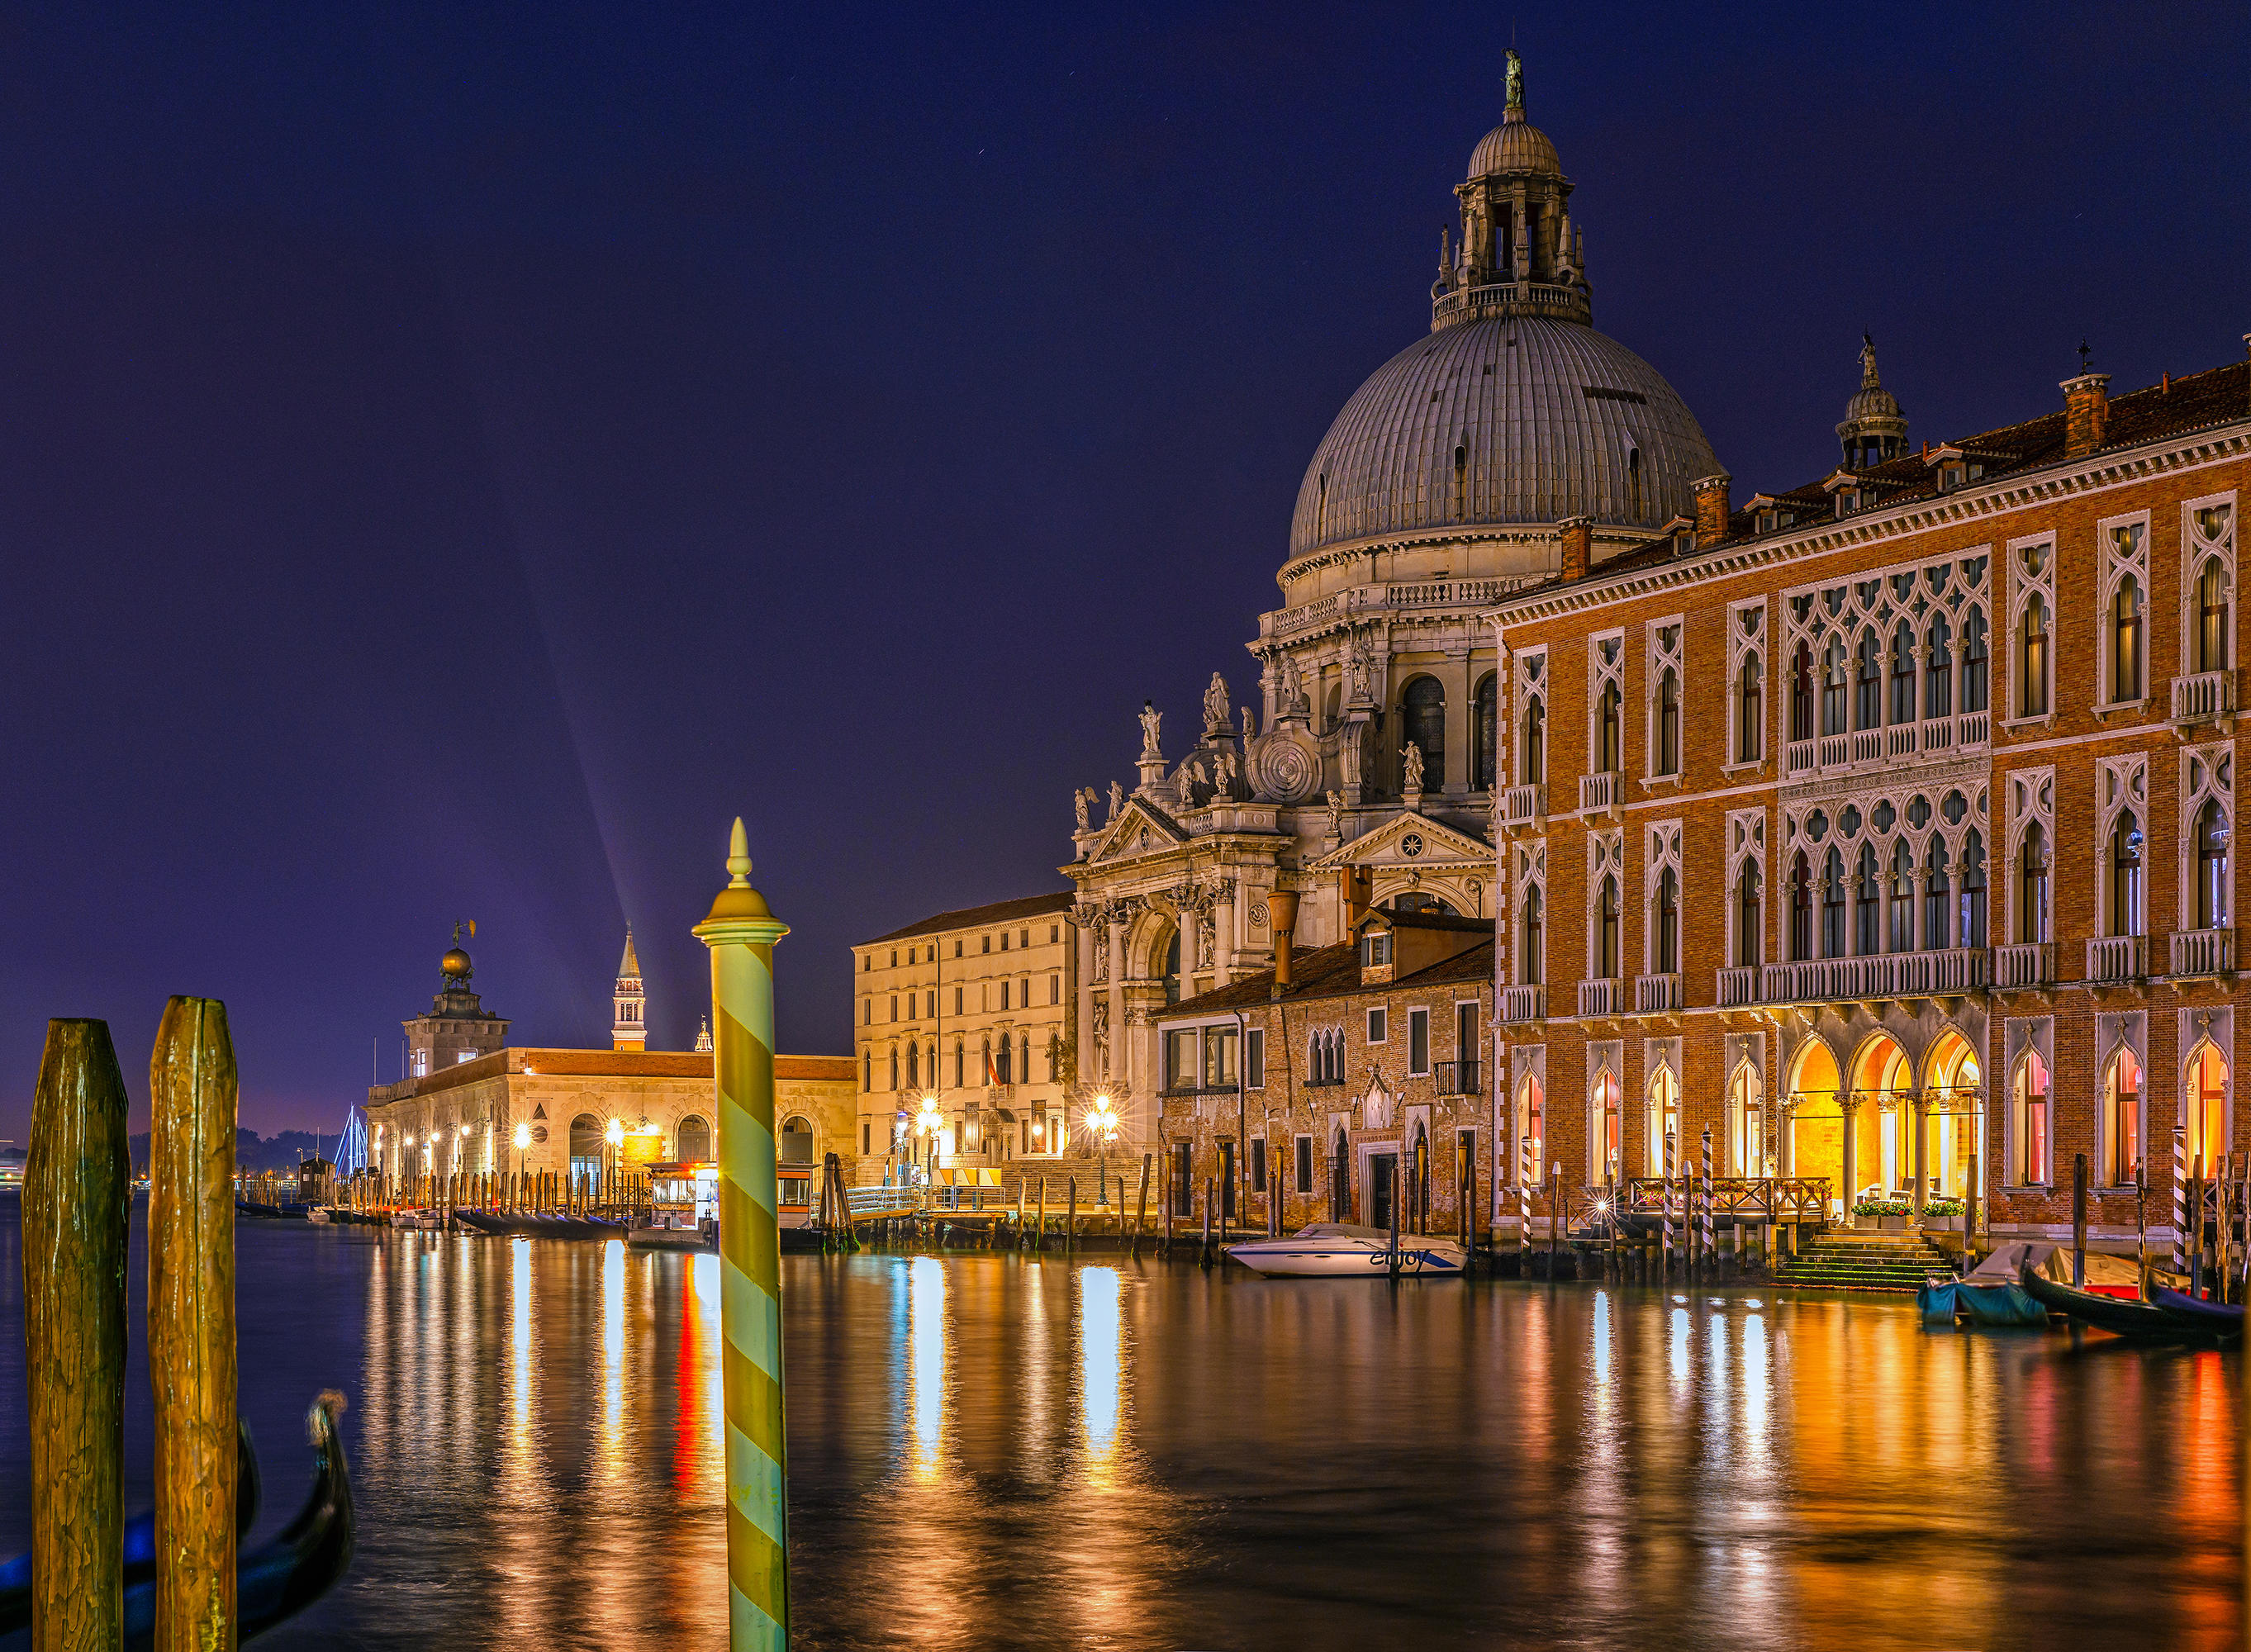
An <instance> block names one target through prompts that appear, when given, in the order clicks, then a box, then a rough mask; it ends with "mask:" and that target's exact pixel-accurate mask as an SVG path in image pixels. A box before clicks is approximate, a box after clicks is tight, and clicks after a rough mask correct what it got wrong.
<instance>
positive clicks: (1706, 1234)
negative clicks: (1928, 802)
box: [1697, 1124, 1720, 1280]
mask: <svg viewBox="0 0 2251 1652" xmlns="http://www.w3.org/2000/svg"><path fill="white" fill-rule="evenodd" d="M1700 1192H1701V1193H1702V1195H1703V1204H1704V1216H1703V1225H1702V1226H1701V1227H1699V1228H1698V1229H1697V1240H1698V1242H1699V1243H1700V1245H1701V1246H1702V1248H1703V1251H1704V1277H1705V1278H1706V1279H1707V1280H1712V1279H1716V1278H1718V1277H1719V1275H1720V1250H1719V1247H1718V1246H1716V1245H1714V1243H1713V1242H1712V1127H1711V1126H1710V1125H1709V1124H1707V1125H1705V1126H1704V1136H1703V1175H1702V1180H1701V1183H1700Z"/></svg>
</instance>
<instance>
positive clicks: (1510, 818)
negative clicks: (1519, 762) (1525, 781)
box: [1500, 782, 1548, 832]
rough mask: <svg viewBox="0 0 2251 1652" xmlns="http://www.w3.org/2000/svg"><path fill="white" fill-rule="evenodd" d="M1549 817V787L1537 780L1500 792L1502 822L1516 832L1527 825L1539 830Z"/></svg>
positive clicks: (1509, 829) (1502, 824)
mask: <svg viewBox="0 0 2251 1652" xmlns="http://www.w3.org/2000/svg"><path fill="white" fill-rule="evenodd" d="M1547 819H1548V788H1547V787H1546V786H1544V785H1539V784H1537V783H1536V782H1535V783H1534V784H1533V785H1524V786H1511V787H1509V788H1508V790H1507V791H1504V792H1502V793H1501V794H1500V824H1501V826H1502V828H1503V829H1504V830H1506V831H1510V832H1514V831H1518V830H1520V829H1521V828H1523V827H1525V826H1530V827H1532V828H1533V829H1534V831H1537V830H1538V829H1539V828H1540V827H1541V826H1543V825H1545V824H1546V822H1547Z"/></svg>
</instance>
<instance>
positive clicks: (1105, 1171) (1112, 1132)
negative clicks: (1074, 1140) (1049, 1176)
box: [1086, 1093, 1118, 1205]
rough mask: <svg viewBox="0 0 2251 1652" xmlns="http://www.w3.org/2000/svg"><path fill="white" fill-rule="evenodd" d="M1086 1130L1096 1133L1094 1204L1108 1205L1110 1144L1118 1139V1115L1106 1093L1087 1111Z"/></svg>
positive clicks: (1099, 1096) (1097, 1098) (1096, 1098)
mask: <svg viewBox="0 0 2251 1652" xmlns="http://www.w3.org/2000/svg"><path fill="white" fill-rule="evenodd" d="M1086 1128H1087V1129H1088V1130H1091V1131H1092V1132H1093V1133H1094V1142H1095V1183H1094V1202H1095V1203H1096V1204H1098V1205H1106V1204H1108V1203H1109V1202H1110V1144H1111V1143H1112V1142H1113V1141H1115V1140H1117V1139H1118V1115H1117V1113H1116V1111H1115V1110H1113V1109H1112V1107H1111V1105H1110V1097H1109V1096H1108V1095H1107V1094H1106V1093H1105V1094H1103V1095H1098V1096H1096V1097H1095V1098H1094V1105H1093V1106H1091V1107H1090V1108H1088V1109H1086Z"/></svg>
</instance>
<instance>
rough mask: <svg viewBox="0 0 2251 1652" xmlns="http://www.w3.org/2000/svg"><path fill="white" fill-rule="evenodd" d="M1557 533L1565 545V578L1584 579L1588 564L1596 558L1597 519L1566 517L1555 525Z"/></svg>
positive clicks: (1563, 571)
mask: <svg viewBox="0 0 2251 1652" xmlns="http://www.w3.org/2000/svg"><path fill="white" fill-rule="evenodd" d="M1555 532H1556V534H1557V536H1559V537H1560V538H1561V539H1562V545H1563V561H1562V574H1563V577H1564V578H1566V579H1584V578H1585V577H1587V564H1588V563H1589V562H1590V561H1591V560H1592V559H1593V556H1594V551H1595V519H1594V518H1593V517H1591V516H1566V517H1564V518H1563V520H1562V522H1557V523H1556V524H1555Z"/></svg>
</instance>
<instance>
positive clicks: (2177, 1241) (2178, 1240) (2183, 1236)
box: [2173, 1124, 2188, 1274]
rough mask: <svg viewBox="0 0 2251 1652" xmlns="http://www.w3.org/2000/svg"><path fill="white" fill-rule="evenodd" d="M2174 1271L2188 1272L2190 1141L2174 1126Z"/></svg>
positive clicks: (2178, 1127)
mask: <svg viewBox="0 0 2251 1652" xmlns="http://www.w3.org/2000/svg"><path fill="white" fill-rule="evenodd" d="M2173 1272H2175V1273H2177V1274H2185V1273H2186V1272H2188V1141H2187V1138H2186V1137H2184V1136H2183V1134H2182V1133H2181V1127H2180V1126H2179V1125H2178V1124H2176V1125H2174V1126H2173Z"/></svg>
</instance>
